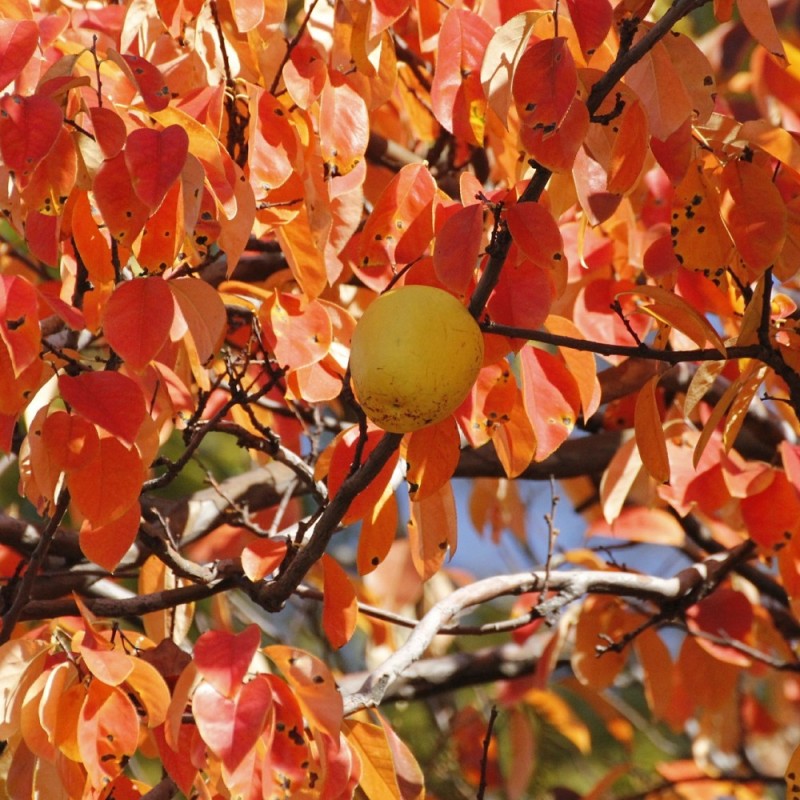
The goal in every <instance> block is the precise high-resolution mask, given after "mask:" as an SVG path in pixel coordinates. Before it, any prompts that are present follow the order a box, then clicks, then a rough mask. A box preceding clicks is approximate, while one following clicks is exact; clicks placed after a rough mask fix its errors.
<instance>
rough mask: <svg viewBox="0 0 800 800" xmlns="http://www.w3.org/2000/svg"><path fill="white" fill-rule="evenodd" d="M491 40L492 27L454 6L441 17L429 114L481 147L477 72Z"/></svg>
mask: <svg viewBox="0 0 800 800" xmlns="http://www.w3.org/2000/svg"><path fill="white" fill-rule="evenodd" d="M491 38H492V28H491V26H490V25H489V23H488V22H486V20H485V19H483V17H481V16H479V15H478V14H476V13H475V12H473V11H470V10H468V9H466V8H460V7H457V6H456V7H453V8H451V9H450V10H449V11H448V12H447V14H445V18H444V20H443V21H442V27H441V30H440V32H439V50H438V53H437V59H436V71H435V72H434V75H433V82H432V84H431V106H432V108H433V113H434V116H435V117H436V119H437V120H438V121H439V122H440V123H441V124H442V126H443V127H444V128H446V129H447V130H448V131H450V132H451V133H454V134H455V135H456V136H457V137H458V138H460V139H464V140H465V141H467V142H468V143H470V144H474V145H481V144H483V126H484V116H485V113H486V112H485V110H486V99H485V97H484V94H483V87H482V86H481V75H480V73H481V64H482V62H483V56H484V53H485V51H486V47H487V46H488V44H489V40H490V39H491Z"/></svg>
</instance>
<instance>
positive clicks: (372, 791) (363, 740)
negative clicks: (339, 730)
mask: <svg viewBox="0 0 800 800" xmlns="http://www.w3.org/2000/svg"><path fill="white" fill-rule="evenodd" d="M344 734H345V736H346V737H347V741H348V742H349V743H350V744H351V745H352V746H353V747H354V748H355V750H356V752H357V753H358V755H359V757H360V761H361V780H360V781H359V786H360V787H361V789H362V790H363V791H364V792H365V793H366V796H367V797H376V798H377V797H381V798H386V800H390V799H392V800H403V795H402V794H401V793H400V787H399V786H398V784H397V776H396V775H395V769H394V762H393V760H392V751H391V750H390V748H389V743H388V741H387V740H386V734H385V732H384V730H383V728H382V727H381V726H380V725H373V724H372V723H370V722H362V721H361V720H357V719H352V720H346V721H345V723H344Z"/></svg>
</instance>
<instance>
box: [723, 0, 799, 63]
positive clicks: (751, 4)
mask: <svg viewBox="0 0 800 800" xmlns="http://www.w3.org/2000/svg"><path fill="white" fill-rule="evenodd" d="M736 8H738V9H739V14H740V15H741V17H742V22H744V24H745V27H746V28H747V30H748V31H749V32H750V34H751V36H752V37H753V38H754V39H756V41H758V43H759V44H760V45H762V46H763V47H764V48H765V49H766V50H767V51H768V52H770V53H772V55H773V56H775V57H776V58H780V59H782V60H783V62H784V64H788V61H787V58H786V51H785V50H784V49H783V42H781V37H780V34H779V33H778V29H777V28H776V27H775V19H774V17H773V16H772V9H771V8H770V4H769V0H736Z"/></svg>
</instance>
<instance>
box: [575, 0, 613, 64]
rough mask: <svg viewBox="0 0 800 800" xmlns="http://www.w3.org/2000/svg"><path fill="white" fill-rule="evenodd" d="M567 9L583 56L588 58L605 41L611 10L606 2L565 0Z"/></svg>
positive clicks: (609, 27) (611, 14)
mask: <svg viewBox="0 0 800 800" xmlns="http://www.w3.org/2000/svg"><path fill="white" fill-rule="evenodd" d="M567 8H568V9H569V16H570V19H571V20H572V24H573V25H574V26H575V33H576V34H577V35H578V41H579V42H580V45H581V50H582V51H583V54H584V56H590V55H591V54H592V53H594V51H595V50H597V48H598V47H600V45H601V44H603V42H604V41H605V38H606V35H607V34H608V31H609V30H610V29H611V22H612V19H613V10H612V8H611V3H609V2H608V0H567Z"/></svg>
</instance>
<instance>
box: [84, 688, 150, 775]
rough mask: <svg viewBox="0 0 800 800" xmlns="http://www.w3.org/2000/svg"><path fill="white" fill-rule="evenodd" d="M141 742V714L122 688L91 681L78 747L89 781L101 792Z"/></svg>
mask: <svg viewBox="0 0 800 800" xmlns="http://www.w3.org/2000/svg"><path fill="white" fill-rule="evenodd" d="M138 742H139V715H138V714H137V713H136V709H135V708H134V707H133V703H132V702H131V701H130V700H129V699H128V697H127V695H126V694H125V692H124V691H122V690H121V689H118V688H117V687H115V686H108V685H107V684H105V683H102V682H101V681H90V682H89V686H88V689H87V690H86V700H85V702H84V703H83V705H82V706H81V708H80V715H79V718H78V747H79V749H80V760H81V763H82V764H83V765H84V767H86V771H87V772H88V774H89V782H90V784H91V785H92V786H94V787H95V788H97V789H99V788H101V787H102V786H103V785H104V784H105V783H107V782H108V780H109V778H111V779H113V778H115V777H116V776H117V775H119V774H120V773H121V772H122V769H123V765H124V762H125V761H127V758H128V757H130V756H132V755H133V753H134V752H135V750H136V747H137V744H138Z"/></svg>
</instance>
